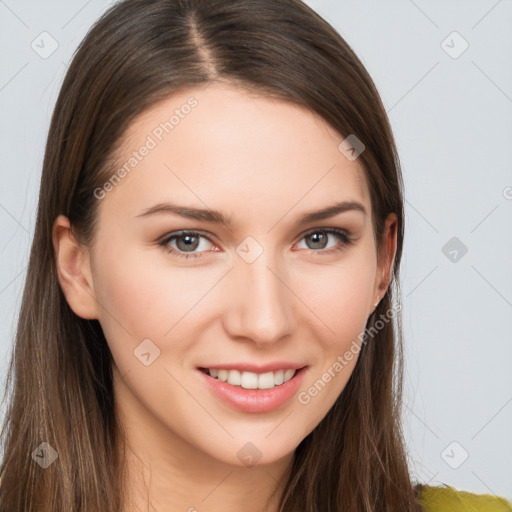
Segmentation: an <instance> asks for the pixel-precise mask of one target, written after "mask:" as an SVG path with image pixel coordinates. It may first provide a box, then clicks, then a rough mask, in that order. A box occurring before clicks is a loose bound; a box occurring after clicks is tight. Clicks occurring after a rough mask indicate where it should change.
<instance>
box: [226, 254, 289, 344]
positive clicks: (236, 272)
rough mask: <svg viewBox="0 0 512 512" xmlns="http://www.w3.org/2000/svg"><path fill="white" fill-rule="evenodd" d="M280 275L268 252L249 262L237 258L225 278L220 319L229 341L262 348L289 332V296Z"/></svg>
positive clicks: (281, 274) (280, 272)
mask: <svg viewBox="0 0 512 512" xmlns="http://www.w3.org/2000/svg"><path fill="white" fill-rule="evenodd" d="M284 274H286V273H285V272H283V271H282V270H280V269H279V268H278V267H277V266H276V261H275V259H274V258H271V257H270V251H267V250H265V251H263V253H262V254H261V255H260V256H259V257H258V258H257V259H256V261H253V262H252V263H248V262H246V261H244V260H243V259H242V258H237V260H236V263H235V268H234V269H233V270H232V271H231V272H230V276H229V290H228V293H229V300H228V306H227V311H226V314H225V316H224V328H225V329H226V331H227V333H228V334H229V335H230V336H231V337H232V338H233V339H238V340H241V339H244V340H249V341H251V342H253V343H255V344H256V345H258V346H259V347H265V346H272V345H273V344H275V343H276V342H278V341H279V340H281V339H283V338H284V337H286V336H288V335H290V334H291V333H292V332H293V328H294V321H295V320H294V318H295V317H294V316H293V305H292V304H291V303H290V301H291V299H292V298H293V293H292V291H291V290H290V289H289V288H288V286H287V284H286V278H285V275H284Z"/></svg>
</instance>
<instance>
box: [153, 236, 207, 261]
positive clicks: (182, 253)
mask: <svg viewBox="0 0 512 512" xmlns="http://www.w3.org/2000/svg"><path fill="white" fill-rule="evenodd" d="M201 239H203V240H207V242H209V243H213V242H212V241H211V240H210V238H209V237H207V236H206V235H205V234H203V233H201V232H199V231H178V232H176V233H172V234H171V235H169V236H167V237H166V238H164V239H163V240H162V241H161V242H160V245H161V246H162V247H164V248H165V250H166V251H167V252H168V253H170V254H173V255H174V256H178V257H180V258H199V257H200V256H201V252H204V251H199V253H196V252H193V251H195V250H196V249H198V248H199V247H200V246H202V247H204V245H205V244H204V243H203V244H201ZM175 241H176V248H175V247H173V246H172V245H171V244H172V243H173V242H175ZM206 245H208V243H206Z"/></svg>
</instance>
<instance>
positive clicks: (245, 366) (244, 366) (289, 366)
mask: <svg viewBox="0 0 512 512" xmlns="http://www.w3.org/2000/svg"><path fill="white" fill-rule="evenodd" d="M305 366H307V365H305V364H303V363H291V362H288V361H274V362H273V363H267V364H262V365H258V364H254V363H223V364H213V365H208V366H200V367H199V368H204V369H206V368H208V369H210V370H211V369H216V370H241V371H244V372H252V373H267V372H274V371H277V370H299V369H301V368H303V367H305Z"/></svg>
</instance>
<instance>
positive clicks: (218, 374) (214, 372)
mask: <svg viewBox="0 0 512 512" xmlns="http://www.w3.org/2000/svg"><path fill="white" fill-rule="evenodd" d="M207 371H208V373H209V375H210V377H213V378H214V379H215V378H216V379H218V380H220V381H222V382H227V383H228V384H231V385H232V386H241V387H243V388H244V389H271V388H273V387H275V386H280V385H281V384H283V383H284V382H288V381H289V380H290V379H291V378H292V377H293V376H294V375H295V373H296V371H297V370H291V369H289V370H277V371H275V372H267V373H260V374H258V373H253V372H240V371H239V370H218V369H215V368H213V369H211V370H210V369H207Z"/></svg>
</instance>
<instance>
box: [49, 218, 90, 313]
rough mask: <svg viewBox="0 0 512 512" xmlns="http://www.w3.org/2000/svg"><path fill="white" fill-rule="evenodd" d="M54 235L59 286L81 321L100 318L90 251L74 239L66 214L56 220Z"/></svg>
mask: <svg viewBox="0 0 512 512" xmlns="http://www.w3.org/2000/svg"><path fill="white" fill-rule="evenodd" d="M52 235H53V248H54V253H55V263H56V266H57V273H58V277H59V283H60V286H61V288H62V291H63V293H64V295H65V297H66V300H67V302H68V304H69V307H70V308H71V309H72V310H73V311H74V313H75V314H77V315H78V316H80V317H82V318H85V319H97V318H98V314H97V311H98V309H97V303H96V298H95V294H94V287H93V281H92V273H91V265H90V255H89V251H88V250H87V249H86V248H84V247H83V246H82V245H81V244H80V243H79V242H78V241H77V240H76V238H75V237H74V236H73V233H72V231H71V228H70V223H69V220H68V218H67V217H65V216H64V215H59V216H58V217H57V219H56V220H55V222H54V224H53V232H52Z"/></svg>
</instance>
